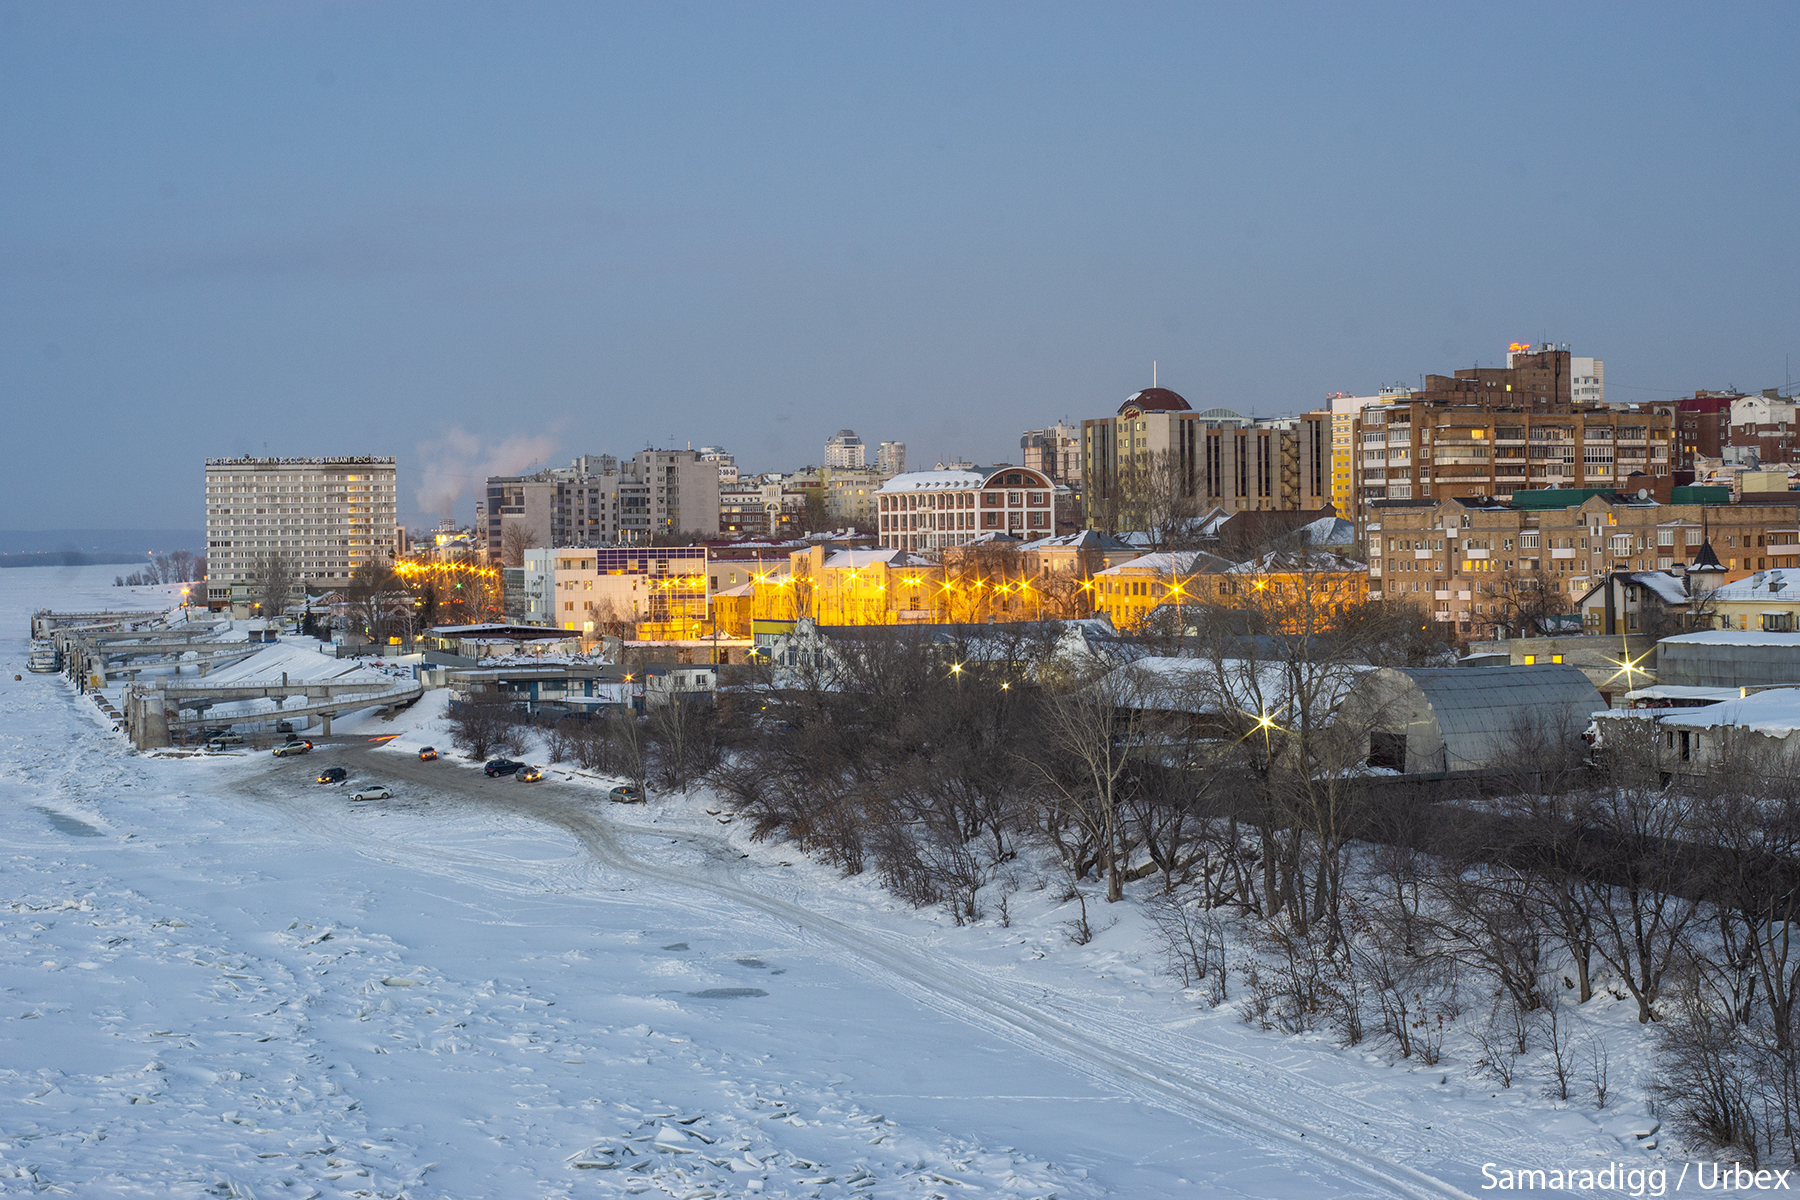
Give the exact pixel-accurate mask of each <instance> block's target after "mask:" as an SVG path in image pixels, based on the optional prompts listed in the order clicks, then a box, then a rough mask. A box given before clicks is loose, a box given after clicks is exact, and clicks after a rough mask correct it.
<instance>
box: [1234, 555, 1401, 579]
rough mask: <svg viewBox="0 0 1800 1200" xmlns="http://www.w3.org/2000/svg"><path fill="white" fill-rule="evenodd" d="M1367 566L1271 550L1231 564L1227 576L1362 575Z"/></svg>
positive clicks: (1340, 557) (1330, 557) (1341, 558)
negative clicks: (1339, 573)
mask: <svg viewBox="0 0 1800 1200" xmlns="http://www.w3.org/2000/svg"><path fill="white" fill-rule="evenodd" d="M1368 570H1369V568H1368V566H1367V565H1365V564H1363V563H1359V562H1357V561H1356V560H1354V559H1349V558H1345V557H1344V556H1343V555H1341V554H1332V553H1329V552H1328V551H1323V550H1317V551H1310V552H1296V551H1292V550H1271V551H1270V552H1269V553H1267V554H1265V555H1263V556H1262V557H1261V558H1253V559H1251V560H1250V561H1249V562H1246V563H1236V564H1233V565H1232V566H1231V567H1230V568H1229V569H1228V570H1227V574H1231V575H1267V574H1269V573H1271V572H1276V573H1279V572H1282V571H1348V572H1351V573H1353V574H1358V575H1363V574H1367V573H1368Z"/></svg>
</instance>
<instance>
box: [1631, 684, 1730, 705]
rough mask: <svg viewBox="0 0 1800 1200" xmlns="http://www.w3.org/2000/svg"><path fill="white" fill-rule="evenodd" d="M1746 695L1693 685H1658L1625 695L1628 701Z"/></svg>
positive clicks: (1718, 698) (1719, 697) (1728, 698)
mask: <svg viewBox="0 0 1800 1200" xmlns="http://www.w3.org/2000/svg"><path fill="white" fill-rule="evenodd" d="M1743 694H1744V693H1743V691H1742V689H1740V688H1734V687H1697V686H1694V685H1691V684H1680V683H1658V684H1654V685H1652V686H1651V687H1644V688H1635V689H1633V690H1632V691H1629V692H1626V693H1625V699H1627V700H1712V701H1719V700H1736V699H1737V698H1738V697H1740V696H1742V695H1743Z"/></svg>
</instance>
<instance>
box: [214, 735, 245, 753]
mask: <svg viewBox="0 0 1800 1200" xmlns="http://www.w3.org/2000/svg"><path fill="white" fill-rule="evenodd" d="M206 744H207V745H208V746H210V747H212V748H213V749H214V750H222V749H224V748H225V747H226V746H241V745H243V744H244V735H243V734H241V733H232V732H231V731H230V730H226V731H225V732H224V733H215V734H212V735H211V736H210V737H208V738H207V741H206Z"/></svg>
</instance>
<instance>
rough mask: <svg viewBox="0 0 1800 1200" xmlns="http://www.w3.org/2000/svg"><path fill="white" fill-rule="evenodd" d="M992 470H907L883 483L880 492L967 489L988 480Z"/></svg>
mask: <svg viewBox="0 0 1800 1200" xmlns="http://www.w3.org/2000/svg"><path fill="white" fill-rule="evenodd" d="M989 474H990V472H987V471H983V470H980V469H979V468H977V469H972V470H960V469H946V470H942V471H907V472H905V473H904V474H901V475H896V476H894V477H893V478H892V479H890V480H888V481H887V482H886V483H884V484H882V485H881V487H880V488H879V489H877V491H878V492H948V491H965V490H970V489H974V488H978V487H980V486H981V485H982V484H984V483H986V482H987V479H988V475H989Z"/></svg>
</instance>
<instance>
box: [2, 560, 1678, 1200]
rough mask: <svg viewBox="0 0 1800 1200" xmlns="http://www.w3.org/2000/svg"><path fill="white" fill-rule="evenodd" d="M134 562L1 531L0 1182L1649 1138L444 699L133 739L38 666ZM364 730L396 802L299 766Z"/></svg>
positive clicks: (1452, 1187) (1409, 1178)
mask: <svg viewBox="0 0 1800 1200" xmlns="http://www.w3.org/2000/svg"><path fill="white" fill-rule="evenodd" d="M110 579H111V576H110V575H109V574H107V572H106V570H105V569H102V568H76V569H60V568H42V569H36V568H32V569H11V570H6V571H0V668H3V669H4V674H3V676H0V780H4V782H0V797H3V798H4V803H0V855H3V857H0V913H3V914H4V938H3V939H0V1193H11V1192H14V1191H17V1192H31V1191H39V1190H46V1189H52V1188H54V1189H59V1190H61V1191H64V1192H67V1193H71V1194H76V1195H82V1196H99V1195H128V1196H195V1197H199V1196H251V1195H254V1196H258V1197H263V1198H265V1200H267V1198H268V1197H285V1196H295V1197H310V1196H319V1195H324V1196H400V1195H409V1196H416V1197H425V1196H443V1197H484V1196H494V1197H514V1196H518V1197H538V1196H569V1197H579V1196H611V1195H618V1194H639V1193H648V1194H668V1195H672V1196H687V1197H696V1198H700V1197H712V1196H749V1195H763V1196H820V1197H836V1196H933V1195H936V1196H971V1197H973V1196H981V1195H996V1196H1018V1197H1028V1196H1051V1195H1056V1196H1061V1197H1077V1196H1096V1195H1118V1196H1186V1195H1200V1194H1206V1195H1215V1194H1216V1195H1241V1196H1256V1197H1287V1196H1296V1197H1298V1196H1308V1197H1311V1196H1396V1195H1398V1196H1446V1195H1451V1196H1453V1195H1459V1194H1460V1195H1473V1194H1476V1193H1477V1192H1479V1191H1480V1188H1481V1183H1482V1174H1481V1164H1482V1163H1483V1162H1488V1161H1493V1162H1499V1163H1501V1164H1503V1165H1511V1166H1518V1165H1523V1166H1533V1167H1535V1166H1551V1165H1555V1164H1568V1163H1582V1164H1594V1165H1600V1164H1602V1163H1604V1162H1607V1161H1626V1162H1628V1163H1631V1164H1632V1165H1645V1164H1646V1163H1649V1162H1653V1161H1659V1160H1656V1157H1655V1156H1656V1152H1654V1151H1646V1149H1645V1148H1644V1146H1643V1144H1642V1143H1640V1142H1639V1141H1638V1140H1637V1139H1636V1138H1634V1137H1633V1136H1632V1129H1633V1128H1634V1127H1637V1126H1639V1125H1640V1124H1641V1122H1642V1108H1641V1107H1636V1106H1634V1101H1633V1099H1631V1098H1627V1099H1625V1100H1624V1101H1623V1103H1616V1104H1615V1105H1614V1106H1613V1107H1611V1108H1609V1109H1608V1110H1607V1111H1606V1112H1605V1113H1604V1114H1596V1113H1593V1112H1591V1111H1589V1110H1586V1109H1584V1108H1582V1107H1581V1106H1579V1105H1551V1104H1549V1103H1547V1102H1545V1101H1543V1100H1541V1099H1539V1098H1537V1097H1536V1095H1535V1093H1530V1092H1528V1091H1527V1090H1526V1089H1522V1088H1520V1089H1514V1090H1513V1091H1512V1092H1508V1093H1504V1094H1502V1095H1501V1096H1499V1097H1498V1098H1493V1097H1492V1095H1491V1094H1492V1092H1493V1090H1494V1089H1493V1088H1492V1087H1491V1086H1489V1085H1486V1084H1484V1083H1481V1082H1480V1081H1478V1080H1474V1079H1472V1078H1470V1077H1469V1076H1468V1074H1467V1071H1466V1066H1465V1067H1463V1068H1458V1067H1456V1066H1453V1065H1450V1064H1448V1063H1447V1064H1446V1066H1445V1067H1441V1068H1437V1069H1432V1070H1430V1071H1424V1070H1411V1069H1408V1067H1409V1064H1405V1063H1402V1064H1400V1065H1399V1066H1395V1065H1392V1063H1391V1058H1390V1057H1389V1056H1384V1055H1381V1054H1377V1053H1373V1052H1368V1051H1365V1050H1362V1049H1358V1050H1348V1051H1343V1050H1338V1049H1336V1048H1334V1047H1332V1046H1331V1045H1330V1044H1329V1043H1328V1042H1326V1041H1324V1040H1323V1039H1313V1040H1306V1039H1296V1038H1282V1037H1278V1036H1275V1035H1271V1034H1267V1033H1264V1032H1261V1031H1259V1030H1255V1029H1252V1028H1250V1027H1248V1026H1245V1025H1244V1024H1242V1023H1241V1022H1240V1021H1239V1020H1238V1019H1237V1014H1236V1012H1235V1010H1233V1009H1231V1008H1221V1009H1218V1010H1211V1011H1208V1010H1204V1009H1202V1008H1200V1007H1198V1006H1197V1005H1196V1004H1195V1002H1194V1000H1193V999H1192V998H1191V997H1188V996H1184V995H1183V994H1182V993H1181V992H1180V990H1179V989H1178V988H1176V987H1175V986H1174V985H1173V984H1172V983H1171V982H1170V981H1169V980H1168V979H1167V978H1166V977H1164V976H1163V975H1162V974H1161V973H1160V971H1159V965H1160V963H1159V957H1158V955H1157V954H1156V952H1155V951H1154V950H1153V949H1152V947H1151V941H1150V939H1149V938H1148V937H1147V936H1146V933H1145V930H1144V929H1143V927H1142V925H1141V923H1140V922H1139V920H1138V919H1137V917H1136V915H1135V913H1133V912H1131V911H1129V909H1128V906H1120V907H1121V909H1124V910H1125V911H1122V912H1119V913H1112V912H1106V913H1097V914H1096V915H1097V917H1098V919H1099V922H1100V923H1102V924H1103V923H1104V922H1105V921H1107V920H1111V919H1112V918H1113V917H1114V916H1119V917H1121V918H1122V919H1121V920H1119V922H1118V923H1117V924H1116V925H1114V926H1113V927H1111V928H1108V929H1106V930H1105V931H1104V932H1102V933H1101V934H1100V936H1099V937H1097V938H1096V939H1095V941H1094V942H1093V943H1092V944H1090V945H1088V946H1084V947H1075V946H1072V945H1071V944H1070V943H1069V942H1068V940H1067V939H1066V937H1064V936H1063V934H1062V931H1061V924H1060V923H1061V922H1062V921H1064V920H1066V919H1067V918H1068V916H1069V915H1070V914H1069V912H1068V911H1067V908H1066V907H1065V906H1062V905H1060V904H1059V903H1058V901H1057V899H1056V897H1055V896H1054V894H1053V892H1052V891H1050V890H1032V889H1031V887H1030V886H1029V883H1027V885H1026V888H1025V890H1023V891H1021V892H1019V893H1018V894H1017V895H1016V896H1015V897H1014V898H1013V901H1012V905H1011V916H1012V923H1011V925H1010V926H1007V927H1002V926H1000V925H999V924H996V923H993V922H989V923H986V924H982V925H978V926H975V927H971V928H963V929H958V928H954V927H952V926H951V925H950V924H949V923H948V922H947V921H944V920H942V919H940V918H939V916H938V915H937V914H934V913H929V912H927V913H915V912H912V911H911V910H908V909H906V908H904V907H903V906H900V905H898V904H896V903H895V902H893V901H892V900H891V899H890V898H888V897H886V896H885V895H884V894H883V893H881V892H880V891H879V890H878V889H877V888H875V887H874V886H873V885H872V884H871V883H870V882H868V881H865V880H842V879H839V878H837V877H836V876H835V875H833V874H832V873H830V872H828V871H825V870H822V869H820V868H818V867H816V866H814V865H812V864H809V863H806V862H804V861H797V860H795V859H794V858H793V856H792V855H791V854H790V853H788V852H787V851H785V850H784V849H783V848H782V847H780V846H766V845H764V846H757V845H752V844H751V843H749V842H748V841H747V839H746V838H745V836H744V831H743V830H742V829H741V828H740V827H738V826H737V825H734V824H730V823H726V822H724V821H722V817H721V815H715V814H714V813H711V812H709V811H708V809H709V808H716V807H717V806H716V805H709V804H708V803H707V801H706V800H705V798H703V797H697V798H694V799H691V800H685V801H683V800H675V801H668V802H663V803H659V804H656V805H651V806H649V807H647V808H637V807H635V806H632V807H623V806H615V805H611V804H609V803H606V802H605V801H604V800H602V799H600V798H599V796H600V792H599V790H598V787H597V786H595V784H594V783H593V782H591V781H577V780H567V779H561V780H558V779H553V781H552V782H549V783H545V784H539V785H525V784H517V783H514V782H513V781H511V780H508V779H500V780H486V779H484V778H483V777H482V776H481V775H480V774H479V773H478V772H474V771H470V770H463V769H458V767H457V765H456V764H455V763H453V762H451V761H449V760H447V759H446V760H440V762H438V763H436V764H421V763H419V762H418V761H417V759H416V757H414V756H412V755H411V754H410V751H411V750H412V749H413V748H414V747H416V745H417V744H418V743H419V742H420V741H422V740H432V741H435V742H436V743H437V744H438V746H439V747H440V749H447V746H446V745H445V742H444V740H442V735H441V730H440V729H439V728H437V727H436V717H435V714H437V713H439V712H441V704H434V703H433V698H431V697H428V698H427V701H425V702H422V703H421V704H420V705H419V706H418V707H417V708H415V709H414V710H413V711H412V712H411V713H409V714H406V715H405V716H403V717H402V718H401V719H400V720H398V721H396V722H393V723H391V724H388V723H382V722H379V721H378V720H377V719H376V718H373V717H368V718H365V719H364V721H363V722H362V724H361V725H360V726H358V727H357V728H358V729H359V730H360V731H361V732H363V733H364V734H365V736H374V735H376V734H385V733H400V734H401V735H402V736H401V737H399V738H397V739H395V741H394V742H392V743H389V744H388V745H386V746H385V747H379V748H371V747H370V746H369V744H368V743H364V744H362V745H354V744H353V745H346V746H337V747H330V748H321V749H320V750H319V751H316V752H315V753H314V754H312V755H310V756H307V757H304V758H300V759H295V760H275V759H273V758H271V757H270V756H268V755H266V754H263V755H244V756H231V757H214V758H184V759H172V758H167V759H165V758H149V757H142V756H135V755H131V754H130V753H129V752H128V750H127V748H126V746H125V745H124V743H123V742H122V741H121V740H120V739H118V738H117V737H116V735H113V734H112V733H111V732H110V731H109V729H108V728H107V726H106V724H105V723H104V722H103V721H102V720H101V719H100V717H99V716H98V713H97V712H96V711H95V710H94V709H93V707H92V705H91V703H90V702H89V701H87V700H79V699H77V698H76V697H75V696H74V695H73V693H72V692H71V691H70V689H69V688H68V686H67V685H66V684H65V683H64V682H63V681H62V680H61V679H60V678H59V677H56V676H34V675H30V674H25V673H24V658H25V646H26V635H27V633H28V622H27V616H28V614H29V612H30V611H31V610H32V609H34V608H37V607H45V606H49V607H56V608H75V607H82V606H87V605H91V604H96V603H100V602H105V601H112V602H113V603H115V604H117V603H119V602H121V600H124V599H127V598H128V599H129V601H130V602H131V603H133V604H137V603H141V602H143V601H144V600H145V599H147V597H146V596H144V595H143V594H141V592H140V593H139V594H135V595H134V594H132V591H133V590H130V589H127V590H126V592H125V595H122V594H121V590H120V589H115V588H112V587H110V586H109V584H110ZM148 590H149V589H144V590H143V591H148ZM15 674H22V675H23V679H21V680H14V679H13V676H14V675H15ZM409 725H416V726H417V728H416V729H409ZM334 763H335V764H341V765H345V766H347V767H348V768H350V771H351V779H352V782H353V783H355V782H359V781H375V780H381V781H384V782H389V783H390V785H391V786H393V787H394V790H395V792H396V797H395V799H394V800H392V801H387V802H379V803H375V804H370V805H352V804H351V803H350V802H349V801H348V799H347V796H346V794H345V791H344V790H343V789H340V788H325V787H319V786H317V785H315V784H312V783H309V782H307V781H308V780H309V779H310V778H311V777H312V776H313V775H314V774H315V773H316V771H317V770H318V768H319V767H320V766H322V765H330V764H334ZM1100 907H1104V906H1100ZM1640 1040H1641V1039H1640ZM1625 1059H1626V1056H1625V1055H1624V1054H1622V1055H1621V1061H1625ZM1621 1090H1622V1091H1624V1090H1628V1088H1626V1087H1622V1088H1621Z"/></svg>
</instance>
